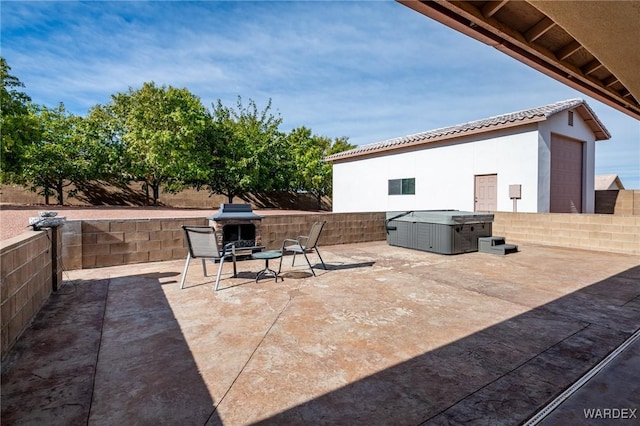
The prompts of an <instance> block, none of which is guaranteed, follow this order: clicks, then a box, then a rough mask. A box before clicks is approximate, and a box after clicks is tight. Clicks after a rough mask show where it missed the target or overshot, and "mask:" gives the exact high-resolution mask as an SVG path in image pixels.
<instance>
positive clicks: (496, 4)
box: [482, 0, 508, 18]
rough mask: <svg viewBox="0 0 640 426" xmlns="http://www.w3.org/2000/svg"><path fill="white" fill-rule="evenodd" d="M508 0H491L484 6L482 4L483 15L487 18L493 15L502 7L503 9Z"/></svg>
mask: <svg viewBox="0 0 640 426" xmlns="http://www.w3.org/2000/svg"><path fill="white" fill-rule="evenodd" d="M507 1H508V0H502V1H489V2H487V4H485V5H484V6H482V15H483V16H484V17H485V18H490V17H492V16H493V15H494V14H495V13H496V12H497V11H499V10H500V9H502V6H504V5H505V4H507Z"/></svg>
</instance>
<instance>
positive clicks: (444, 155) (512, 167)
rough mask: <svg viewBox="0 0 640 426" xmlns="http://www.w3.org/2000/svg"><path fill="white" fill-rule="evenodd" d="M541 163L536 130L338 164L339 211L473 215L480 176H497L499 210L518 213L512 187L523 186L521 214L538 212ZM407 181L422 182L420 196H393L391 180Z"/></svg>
mask: <svg viewBox="0 0 640 426" xmlns="http://www.w3.org/2000/svg"><path fill="white" fill-rule="evenodd" d="M479 137H480V138H482V139H478V138H479ZM474 139H475V140H474ZM537 157H538V133H537V125H536V124H531V125H528V126H522V127H520V128H518V129H508V130H502V131H497V132H491V133H488V134H484V135H478V136H475V137H474V136H470V137H469V136H467V137H464V138H459V139H457V140H454V141H450V142H448V143H446V144H442V143H435V144H432V145H431V146H429V147H428V148H422V149H419V150H414V151H411V152H403V153H397V154H390V155H382V156H378V157H373V158H365V159H361V160H357V161H348V162H339V163H335V164H334V166H333V179H334V182H333V211H334V212H363V211H396V210H433V209H456V210H468V211H473V208H474V185H475V175H482V174H497V175H498V187H497V197H498V199H497V208H498V210H499V211H512V209H513V202H512V200H511V199H510V198H509V185H512V184H520V185H522V199H521V200H519V201H518V211H520V212H535V211H537V207H538V206H537V204H538V193H537V192H538V166H537ZM401 178H415V179H416V194H415V195H388V181H389V179H401Z"/></svg>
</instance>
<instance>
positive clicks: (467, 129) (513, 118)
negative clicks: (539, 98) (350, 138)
mask: <svg viewBox="0 0 640 426" xmlns="http://www.w3.org/2000/svg"><path fill="white" fill-rule="evenodd" d="M573 108H580V111H579V113H580V116H581V117H582V118H583V119H584V120H585V121H586V122H587V124H588V125H589V126H590V127H591V129H592V131H593V132H594V134H595V135H596V140H601V139H609V138H610V137H611V135H610V134H609V131H608V130H607V129H606V128H605V127H604V125H603V124H602V123H601V122H600V120H599V119H598V117H597V116H596V115H595V113H594V112H593V110H592V109H591V108H590V107H589V105H587V103H586V102H585V101H584V100H583V99H569V100H566V101H561V102H556V103H553V104H549V105H544V106H540V107H537V108H531V109H527V110H522V111H515V112H511V113H508V114H502V115H496V116H494V117H489V118H484V119H482V120H475V121H470V122H468V123H464V124H457V125H455V126H449V127H443V128H440V129H435V130H429V131H426V132H421V133H415V134H413V135H408V136H401V137H397V138H393V139H388V140H385V141H381V142H375V143H371V144H367V145H361V146H359V147H357V148H354V149H351V150H348V151H343V152H339V153H337V154H333V155H330V156H328V157H326V158H325V160H326V161H335V160H340V159H343V158H350V157H359V156H362V155H368V154H373V153H377V152H381V151H389V150H394V149H400V148H404V147H407V146H413V145H422V144H426V143H430V142H435V141H440V140H445V139H451V138H455V137H460V136H464V135H465V134H468V133H479V132H486V131H491V130H495V129H496V128H504V127H514V126H520V125H523V124H529V123H534V122H538V121H544V120H546V119H548V118H549V117H551V116H552V115H555V114H557V113H559V112H561V111H565V110H568V109H573Z"/></svg>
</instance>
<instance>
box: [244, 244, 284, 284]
mask: <svg viewBox="0 0 640 426" xmlns="http://www.w3.org/2000/svg"><path fill="white" fill-rule="evenodd" d="M251 257H252V258H254V259H264V269H263V270H262V271H260V272H258V275H257V276H256V282H258V280H259V279H260V278H264V277H274V278H275V279H276V282H278V273H277V272H276V271H274V270H273V269H271V268H269V260H271V259H280V258H281V257H282V252H281V251H275V250H272V251H261V252H258V253H253V254H252V255H251ZM283 281H284V279H283Z"/></svg>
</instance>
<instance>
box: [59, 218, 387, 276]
mask: <svg viewBox="0 0 640 426" xmlns="http://www.w3.org/2000/svg"><path fill="white" fill-rule="evenodd" d="M319 220H324V221H326V222H327V224H326V225H325V227H324V229H323V231H322V234H321V237H320V244H323V245H334V244H346V243H357V242H366V241H379V240H384V239H385V238H386V234H385V230H384V220H385V214H384V213H343V214H332V213H313V214H286V215H273V216H271V215H269V216H264V218H263V220H262V222H261V224H260V226H261V233H262V244H263V245H264V246H265V247H266V248H267V249H270V250H273V249H278V248H280V247H281V246H282V241H283V240H284V239H285V238H295V237H297V236H299V235H307V234H308V233H309V230H310V229H311V224H312V223H313V222H315V221H319ZM207 224H208V220H207V219H206V218H189V219H180V218H175V219H143V220H141V219H128V220H90V221H67V223H66V224H65V226H64V227H63V234H62V235H63V249H62V255H63V256H62V259H63V267H64V268H65V269H67V270H72V269H89V268H101V267H105V266H115V265H127V264H134V263H144V262H156V261H163V260H176V259H184V258H186V256H187V249H186V245H185V242H184V235H183V231H182V225H207Z"/></svg>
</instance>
